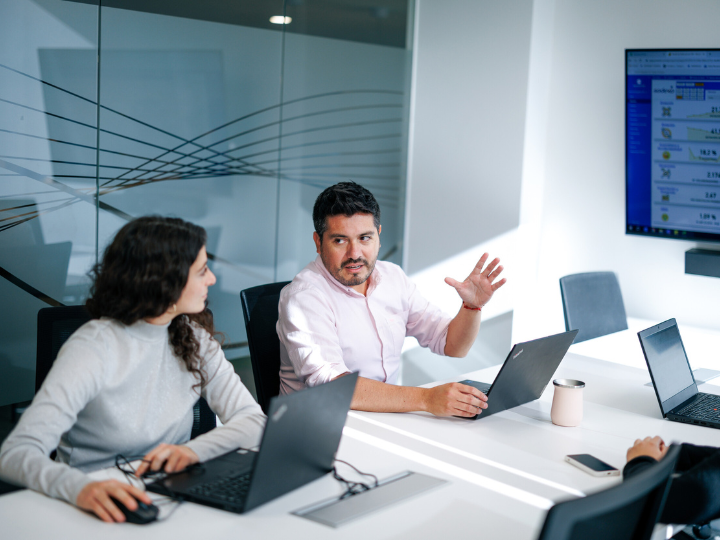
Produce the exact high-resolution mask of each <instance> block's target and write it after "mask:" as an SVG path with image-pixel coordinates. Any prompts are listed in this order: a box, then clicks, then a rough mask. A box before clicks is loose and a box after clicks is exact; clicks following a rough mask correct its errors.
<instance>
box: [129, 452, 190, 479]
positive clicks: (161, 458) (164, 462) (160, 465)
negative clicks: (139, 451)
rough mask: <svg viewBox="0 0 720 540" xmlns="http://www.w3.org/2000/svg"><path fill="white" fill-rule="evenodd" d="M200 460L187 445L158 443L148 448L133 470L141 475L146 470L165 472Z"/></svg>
mask: <svg viewBox="0 0 720 540" xmlns="http://www.w3.org/2000/svg"><path fill="white" fill-rule="evenodd" d="M198 461H200V458H198V456H197V454H196V453H195V452H193V451H192V450H191V449H190V448H188V447H187V446H183V445H180V444H160V445H158V446H156V447H155V448H153V449H152V450H150V452H148V454H147V455H146V456H145V457H144V458H143V460H142V463H140V466H139V467H138V468H137V471H136V472H135V475H136V476H142V475H143V474H145V473H146V472H148V471H159V470H162V471H164V472H166V473H173V472H178V471H182V470H183V469H185V468H186V467H189V466H190V465H193V464H194V463H197V462H198Z"/></svg>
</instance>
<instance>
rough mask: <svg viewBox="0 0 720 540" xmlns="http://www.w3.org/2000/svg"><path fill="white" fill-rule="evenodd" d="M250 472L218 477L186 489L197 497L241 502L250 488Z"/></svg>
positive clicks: (235, 502)
mask: <svg viewBox="0 0 720 540" xmlns="http://www.w3.org/2000/svg"><path fill="white" fill-rule="evenodd" d="M250 474H251V473H250V472H246V473H242V474H236V475H233V476H227V477H225V478H220V479H219V480H215V481H214V482H208V483H207V484H198V485H197V486H193V487H192V488H190V489H189V490H188V493H190V494H192V495H195V496H197V497H207V498H213V499H218V500H221V501H225V502H228V503H234V504H241V503H242V502H243V501H244V500H245V499H246V497H247V494H248V490H249V488H250Z"/></svg>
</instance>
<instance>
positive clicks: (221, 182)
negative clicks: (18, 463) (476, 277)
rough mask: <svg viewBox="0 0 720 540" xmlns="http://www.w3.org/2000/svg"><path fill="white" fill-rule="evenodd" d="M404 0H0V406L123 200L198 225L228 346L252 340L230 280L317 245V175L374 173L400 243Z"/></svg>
mask: <svg viewBox="0 0 720 540" xmlns="http://www.w3.org/2000/svg"><path fill="white" fill-rule="evenodd" d="M412 7H413V6H412V2H408V1H407V0H385V1H382V0H381V1H380V2H372V3H371V2H367V1H366V0H285V1H283V0H255V1H247V0H245V1H242V2H240V1H227V0H210V1H204V2H199V1H198V0H184V1H178V2H165V1H160V0H143V1H139V0H109V1H102V2H99V3H98V2H97V1H93V0H84V1H66V0H4V1H3V2H2V3H0V73H1V76H0V179H1V183H0V297H1V298H2V299H3V303H4V304H5V309H4V310H2V312H1V313H0V319H1V320H0V406H2V405H6V404H10V403H18V402H21V401H26V400H29V399H31V398H32V396H33V393H34V376H35V375H34V370H35V348H36V317H37V311H38V310H39V309H40V308H42V307H47V306H58V305H72V304H80V303H82V302H83V301H84V299H85V297H86V296H87V292H88V287H89V280H88V278H87V272H88V271H89V270H90V268H91V267H92V265H93V264H95V262H96V260H97V258H98V257H99V256H101V255H102V252H103V250H104V247H105V246H106V245H107V243H108V242H109V241H110V239H111V238H112V237H113V236H114V234H115V232H116V231H117V230H118V229H119V228H120V227H121V226H122V225H123V224H124V223H126V222H127V221H128V220H129V219H132V218H134V217H138V216H142V215H148V214H160V215H167V216H177V217H181V218H183V219H187V220H190V221H192V222H194V223H197V224H199V225H202V226H203V227H205V229H206V230H207V232H208V245H207V250H208V253H209V255H210V257H211V267H212V269H213V271H214V272H215V273H216V275H217V277H218V282H217V284H216V285H215V286H214V287H212V288H211V289H210V294H209V302H210V307H211V309H212V310H213V312H214V314H215V318H216V324H217V326H218V328H219V329H220V330H221V331H222V332H223V333H224V334H225V335H226V342H225V345H224V347H225V348H226V354H227V356H228V357H229V358H235V357H239V356H244V355H246V354H247V348H246V337H245V329H244V324H243V319H242V312H241V307H240V301H239V292H240V291H241V290H242V289H245V288H247V287H252V286H254V285H259V284H262V283H267V282H272V281H281V280H289V279H292V277H293V276H294V275H295V274H296V273H297V272H298V271H299V270H300V269H302V268H303V267H304V266H305V265H306V264H307V263H308V262H310V261H311V260H312V259H313V258H314V257H315V246H314V244H313V241H312V231H313V225H312V219H311V214H312V205H313V202H314V200H315V198H316V197H317V195H318V194H319V193H320V191H322V190H323V189H324V188H325V187H327V186H329V185H331V184H333V183H335V182H339V181H343V180H349V179H350V180H354V181H356V182H358V183H361V184H363V185H365V186H366V187H368V188H369V189H370V190H371V191H373V193H375V195H376V197H377V198H378V200H379V202H380V205H381V208H382V212H383V217H382V224H383V231H382V235H381V242H382V248H381V251H380V257H381V258H383V259H385V260H390V261H393V262H397V263H399V262H400V260H401V256H402V227H403V211H404V195H405V162H406V159H405V157H406V149H407V124H408V103H409V81H410V60H411V50H410V47H409V45H408V44H410V43H411V42H412V39H411V32H412V27H411V21H412ZM271 17H275V18H274V19H273V20H274V21H279V22H280V23H283V22H285V24H275V23H273V22H271V20H270V19H271Z"/></svg>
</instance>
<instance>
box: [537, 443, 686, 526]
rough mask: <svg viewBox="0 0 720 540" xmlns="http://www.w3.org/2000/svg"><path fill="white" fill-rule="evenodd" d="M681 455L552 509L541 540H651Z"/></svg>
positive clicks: (671, 453) (676, 450) (673, 453)
mask: <svg viewBox="0 0 720 540" xmlns="http://www.w3.org/2000/svg"><path fill="white" fill-rule="evenodd" d="M679 455H680V446H679V445H672V446H670V449H669V450H668V452H667V454H666V455H665V457H664V458H663V459H662V460H661V461H660V462H659V463H657V464H653V465H652V466H651V467H648V468H647V469H646V470H644V471H642V472H641V473H639V474H638V475H636V476H633V477H631V478H629V479H628V480H625V481H624V482H623V483H622V484H618V485H616V486H613V487H611V488H610V489H606V490H604V491H600V492H598V493H593V494H592V495H588V496H587V497H583V498H580V499H573V500H571V501H566V502H561V503H558V504H556V505H555V506H553V507H552V508H551V509H550V511H549V512H548V515H547V517H546V518H545V523H544V525H543V528H542V531H541V532H540V536H539V538H538V540H608V539H609V538H612V540H648V539H649V538H650V536H651V535H652V532H653V528H654V527H655V524H656V523H657V522H658V519H659V517H660V513H661V512H662V508H663V505H664V503H665V499H666V497H667V491H668V487H669V485H670V476H671V475H672V472H673V470H674V469H675V463H676V462H677V459H678V456H679Z"/></svg>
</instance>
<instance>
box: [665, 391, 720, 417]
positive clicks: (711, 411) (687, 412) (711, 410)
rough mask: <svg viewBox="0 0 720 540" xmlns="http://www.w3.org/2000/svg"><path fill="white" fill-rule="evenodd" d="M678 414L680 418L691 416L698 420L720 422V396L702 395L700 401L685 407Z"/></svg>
mask: <svg viewBox="0 0 720 540" xmlns="http://www.w3.org/2000/svg"><path fill="white" fill-rule="evenodd" d="M676 414H678V415H679V416H690V417H692V418H695V419H697V420H710V421H715V422H717V421H718V420H720V396H716V395H713V394H702V396H701V397H700V399H698V400H697V401H694V402H693V403H691V404H690V405H688V406H687V407H684V408H683V409H681V410H680V411H678V412H677V413H676Z"/></svg>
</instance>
